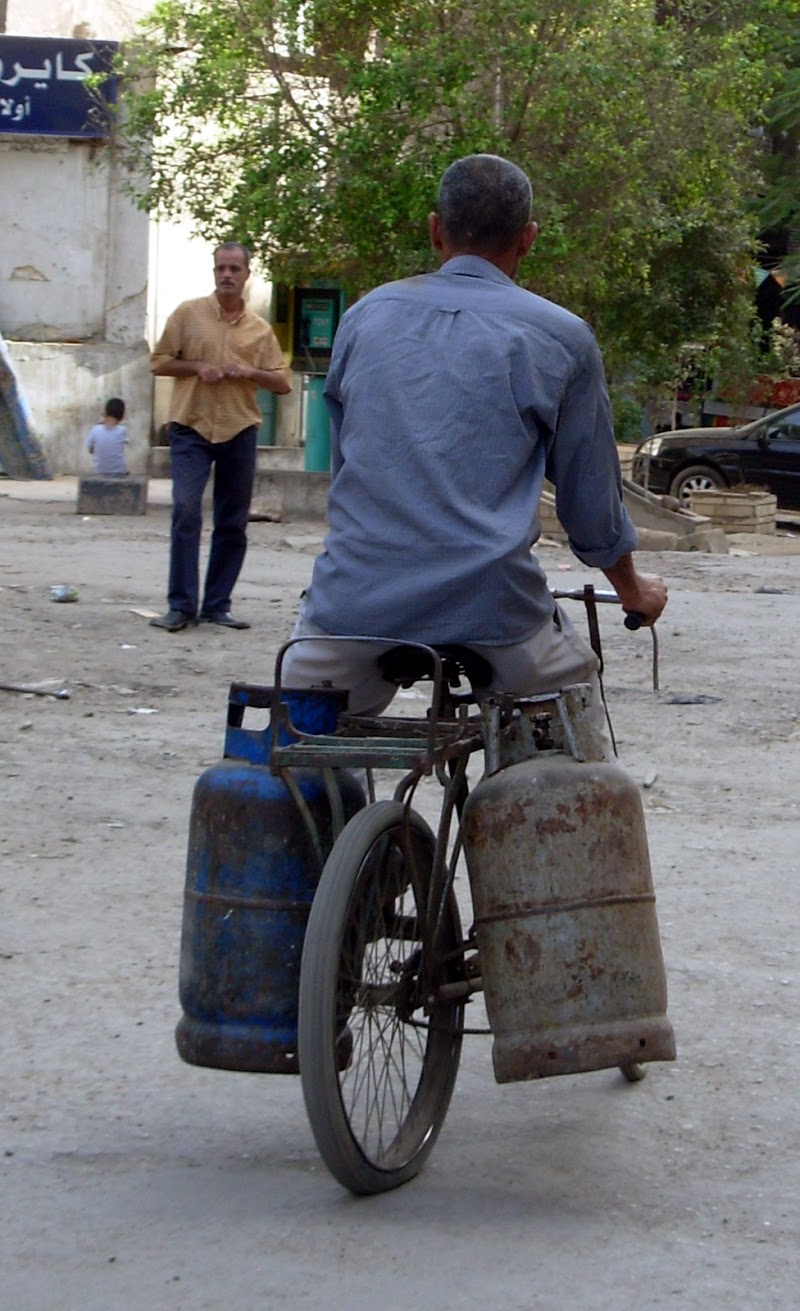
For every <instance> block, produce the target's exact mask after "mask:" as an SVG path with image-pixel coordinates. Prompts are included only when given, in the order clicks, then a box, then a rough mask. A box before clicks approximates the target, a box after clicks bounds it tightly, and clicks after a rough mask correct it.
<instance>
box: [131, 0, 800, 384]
mask: <svg viewBox="0 0 800 1311" xmlns="http://www.w3.org/2000/svg"><path fill="white" fill-rule="evenodd" d="M792 2H794V0H792ZM670 8H671V7H670V6H667V9H670ZM680 8H682V9H685V8H686V7H685V6H683V7H680ZM709 8H710V7H709V6H705V11H707V10H708V9H709ZM718 8H719V7H717V9H718ZM705 11H704V13H705V19H706V20H708V14H707V12H705ZM715 12H716V10H715ZM726 15H727V16H726V21H725V22H724V23H722V24H720V22H719V21H715V22H711V21H710V20H708V21H705V26H704V23H703V22H699V21H697V22H695V21H694V19H693V21H692V22H690V23H687V22H686V21H684V18H685V14H684V15H683V17H682V16H681V15H680V14H679V15H677V16H671V15H670V13H669V12H666V11H662V12H660V13H659V14H658V15H656V14H655V13H654V7H653V4H652V3H649V2H648V3H645V0H611V2H610V3H608V2H607V0H495V2H494V3H493V4H492V5H491V6H489V5H485V4H480V3H478V0H306V2H305V3H301V2H300V0H161V2H160V3H159V4H157V5H156V7H155V9H154V10H153V12H152V14H151V15H150V17H149V19H147V20H146V22H145V23H144V25H143V26H142V29H141V32H140V37H139V44H138V46H137V48H136V50H135V51H130V52H128V53H127V54H126V55H125V57H124V60H123V65H122V70H121V71H122V73H123V75H124V79H125V83H124V84H125V86H126V87H127V90H126V91H125V93H124V94H123V97H122V103H123V107H124V112H125V115H126V126H125V133H124V136H123V137H122V149H124V150H127V151H128V152H129V153H131V154H133V155H135V156H136V157H138V158H139V159H144V160H145V161H146V162H147V165H148V167H149V182H148V184H147V185H146V186H143V187H142V191H141V203H142V204H143V205H144V206H145V207H147V208H149V209H152V210H155V211H156V212H160V213H162V214H171V215H176V214H183V215H188V216H190V217H191V219H192V220H193V222H194V225H195V228H196V230H197V231H198V233H200V234H202V235H205V236H207V237H209V238H210V239H215V240H217V239H220V238H221V237H222V236H228V235H235V236H237V237H238V238H239V239H241V240H245V241H247V242H248V243H249V244H251V245H252V247H253V248H254V250H255V251H256V252H257V253H258V255H259V256H260V257H261V259H262V261H263V262H264V264H265V266H266V267H267V268H268V270H269V271H270V273H271V275H272V276H273V277H276V278H281V279H284V280H296V279H308V278H310V277H313V276H315V275H317V276H320V275H327V276H329V277H336V278H338V279H339V280H340V281H341V282H342V284H343V285H344V286H345V287H346V288H347V289H348V290H349V291H351V292H358V291H360V290H363V289H365V288H366V287H368V286H371V285H374V284H375V283H376V282H379V281H382V280H384V279H387V278H392V277H398V276H403V275H405V274H408V273H412V272H417V271H420V270H423V269H427V268H429V267H431V262H432V261H431V254H430V251H429V250H428V246H427V235H426V222H425V219H426V215H427V213H428V212H429V210H430V209H431V208H432V207H433V205H434V203H435V191H436V183H437V180H438V177H439V176H440V174H441V172H442V170H443V168H444V167H445V166H446V165H447V164H448V163H449V162H450V161H451V160H452V159H454V158H457V157H458V156H459V155H462V154H467V153H470V152H472V151H481V150H486V151H493V152H496V153H498V154H502V155H505V156H506V157H508V158H510V159H513V160H514V161H515V162H517V163H519V164H520V165H521V166H522V167H524V168H525V169H526V170H527V171H528V172H529V173H530V175H531V176H532V179H533V182H534V189H535V211H536V217H537V220H538V221H539V223H540V227H541V236H540V239H539V241H538V243H537V245H536V247H535V248H534V252H535V253H534V255H533V256H532V258H530V259H529V261H527V263H526V265H525V266H524V268H523V275H522V281H523V282H524V283H525V284H526V285H528V286H530V287H531V288H532V289H534V290H536V291H539V292H541V293H542V294H544V295H546V296H550V297H552V298H553V299H556V300H559V301H560V302H561V303H562V304H565V305H567V306H568V307H569V308H571V309H572V310H574V311H575V312H576V313H578V314H581V315H582V316H584V317H586V318H587V319H588V320H589V321H590V322H591V323H592V325H593V326H594V328H595V331H596V332H597V335H598V338H599V340H600V344H601V346H602V348H603V351H604V354H605V357H606V361H607V366H608V368H609V372H610V375H611V377H612V380H618V381H624V380H629V379H631V378H635V379H638V380H644V381H646V382H653V381H662V382H663V381H665V380H668V379H670V378H672V377H673V376H674V375H675V374H676V371H679V370H680V368H681V367H682V361H683V357H684V350H685V346H686V343H687V342H690V343H693V344H694V345H699V346H701V347H703V348H704V349H705V351H706V353H707V356H708V358H709V359H710V360H711V361H712V362H713V361H714V360H716V358H717V357H718V356H721V355H722V354H724V353H725V351H726V350H727V351H728V352H730V347H731V344H732V343H733V344H737V343H738V344H739V345H742V344H743V343H745V342H746V340H747V335H748V330H749V318H750V314H751V311H752V287H751V280H750V273H749V270H750V266H751V261H752V258H753V252H754V240H755V233H756V220H755V218H754V216H753V215H752V213H751V212H749V211H748V208H747V199H748V197H749V196H751V195H752V194H754V192H755V191H756V189H757V186H758V180H759V172H758V169H759V162H758V152H757V150H756V148H755V145H754V141H753V137H752V133H749V132H748V128H750V127H751V126H752V124H753V123H754V122H755V121H756V118H757V114H758V108H759V105H760V103H761V101H762V100H763V99H764V97H765V95H766V94H767V85H768V84H767V69H768V61H767V59H766V57H765V54H764V49H763V43H759V42H758V41H754V29H753V26H752V24H751V23H750V22H749V20H748V19H747V17H746V15H745V14H744V13H743V14H741V15H739V16H738V17H737V16H736V15H735V13H734V11H733V9H732V10H731V12H730V13H727V11H726ZM145 79H149V80H147V81H145Z"/></svg>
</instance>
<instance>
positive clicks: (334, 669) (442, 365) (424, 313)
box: [283, 155, 667, 726]
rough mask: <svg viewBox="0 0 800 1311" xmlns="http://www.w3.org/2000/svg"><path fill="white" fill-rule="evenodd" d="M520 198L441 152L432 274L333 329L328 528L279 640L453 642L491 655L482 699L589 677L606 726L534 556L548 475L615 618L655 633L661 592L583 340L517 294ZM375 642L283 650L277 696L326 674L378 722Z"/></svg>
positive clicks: (523, 209) (379, 292) (582, 330)
mask: <svg viewBox="0 0 800 1311" xmlns="http://www.w3.org/2000/svg"><path fill="white" fill-rule="evenodd" d="M531 204H532V191H531V185H530V182H529V180H528V178H527V177H526V175H525V174H524V173H523V172H522V170H521V169H519V168H518V167H517V166H516V165H515V164H512V163H510V162H509V161H508V160H505V159H501V158H500V157H498V156H496V155H470V156H467V157H466V158H464V159H460V160H457V161H456V162H455V163H454V164H451V165H450V167H449V168H448V169H447V170H446V172H445V173H444V175H443V177H442V180H441V185H440V190H439V197H438V204H437V209H436V212H435V213H433V214H431V215H430V217H429V231H430V237H431V242H432V245H433V248H434V250H435V251H436V252H437V255H438V257H439V260H440V267H439V269H438V270H437V271H436V272H434V273H429V274H425V275H422V276H419V277H413V278H407V279H404V280H403V281H400V282H393V283H388V284H386V285H384V286H381V287H378V288H377V289H376V290H374V291H372V292H370V293H369V295H367V296H365V297H364V298H363V299H362V300H360V301H358V302H357V304H355V305H354V306H353V307H352V308H351V309H350V310H348V312H347V313H346V314H345V316H344V317H343V319H342V322H341V324H340V327H339V330H338V333H337V336H336V341H335V343H334V349H333V355H332V359H331V366H330V371H329V373H328V377H327V381H326V384H325V399H326V402H327V405H328V409H329V411H330V415H331V427H332V475H333V476H332V482H331V490H330V499H329V533H328V536H327V538H326V541H325V549H324V551H323V552H322V554H321V555H320V556H319V558H318V559H317V560H316V562H315V565H314V571H313V577H312V581H311V585H310V587H309V589H308V590H307V592H306V593H305V594H304V597H303V603H302V606H301V610H300V615H299V618H298V621H297V625H296V627H295V631H294V634H293V635H294V636H296V637H301V636H302V637H310V636H325V635H330V634H334V635H345V636H347V635H354V634H359V635H364V636H373V637H386V638H389V639H394V640H395V642H424V643H427V644H432V645H433V644H442V643H458V644H461V645H465V646H468V647H470V648H472V649H473V650H475V651H476V652H477V653H478V654H480V655H482V656H483V657H484V658H485V659H487V660H488V661H489V663H490V665H491V667H492V670H493V677H492V682H491V688H492V689H493V690H495V691H504V692H511V693H514V694H515V695H516V696H535V695H538V694H540V693H547V692H552V691H555V690H557V689H558V688H560V687H564V686H567V685H569V684H573V683H589V684H591V685H592V686H593V689H594V697H593V715H594V718H595V721H596V723H597V724H598V725H601V724H602V725H603V726H604V713H603V707H602V704H601V699H600V694H599V685H598V676H597V670H598V660H597V657H596V656H595V654H594V652H593V651H592V649H591V647H590V646H589V644H588V643H587V642H586V641H585V640H584V639H583V638H582V637H581V636H579V635H578V633H577V632H576V631H575V629H574V627H573V625H572V623H571V621H570V619H569V617H568V616H567V615H566V614H565V613H564V611H562V610H561V609H560V608H559V607H558V606H557V605H556V604H555V602H554V601H553V598H552V596H551V594H550V591H549V589H548V586H547V579H546V576H545V573H544V571H543V569H542V567H541V565H540V563H539V561H538V560H537V559H536V557H535V555H533V554H532V552H531V546H532V545H533V543H534V542H535V541H536V540H537V538H538V536H539V534H540V528H539V524H538V521H537V518H536V512H537V507H538V504H539V499H540V496H541V492H542V486H543V483H544V480H545V478H547V479H549V480H550V482H551V483H553V485H554V486H555V489H556V510H557V514H558V518H559V521H560V523H561V524H562V526H563V528H564V529H565V531H566V533H567V535H568V538H569V543H570V547H571V549H572V551H573V552H574V554H575V555H576V556H577V557H578V559H579V560H581V561H582V562H583V563H584V564H586V565H589V566H592V567H595V568H598V569H600V570H601V571H602V572H603V573H604V574H605V576H606V578H607V579H608V581H609V583H610V584H611V585H612V587H613V588H614V589H615V591H616V592H617V594H618V596H619V598H620V601H621V603H622V605H623V607H624V609H625V610H627V611H635V612H638V614H639V615H640V616H641V621H642V623H643V624H645V625H652V624H654V623H655V621H656V620H657V619H658V617H659V615H660V614H661V612H662V610H663V609H664V606H665V605H666V601H667V589H666V586H665V584H664V582H663V580H662V579H661V578H659V577H657V576H656V575H652V574H643V573H640V572H639V571H638V570H637V569H636V567H635V565H634V560H633V554H632V552H633V550H634V548H635V545H636V530H635V528H634V526H633V524H632V523H631V521H630V519H629V517H628V515H627V513H626V511H625V509H624V506H623V503H622V483H621V476H620V468H619V459H618V456H617V451H616V445H615V441H614V433H613V426H612V420H611V412H610V405H609V400H608V394H607V390H606V385H605V377H604V370H603V363H602V359H601V356H600V352H599V349H598V347H597V344H596V342H595V339H594V335H593V333H592V331H591V329H590V328H589V326H588V325H587V324H586V323H584V322H583V321H582V320H581V319H579V318H577V317H576V316H575V315H573V314H571V313H569V312H568V311H567V310H565V309H562V308H561V307H560V306H558V305H555V304H553V303H552V302H551V301H547V300H544V299H543V298H542V297H540V296H537V295H534V294H533V293H532V292H529V291H525V290H523V289H522V288H521V287H518V286H517V285H516V283H515V278H516V276H517V272H518V269H519V265H520V261H521V260H522V258H523V257H524V256H525V255H526V254H527V253H528V251H529V249H530V247H531V245H532V243H533V241H534V239H535V237H536V233H537V227H536V224H535V223H534V222H532V220H531ZM393 644H394V643H393V642H390V643H388V646H391V645H393ZM381 649H382V648H378V650H377V651H376V648H375V646H374V645H370V644H363V643H362V644H359V643H355V642H354V643H342V642H340V643H323V642H320V643H315V642H301V643H298V644H297V645H295V646H292V647H291V648H290V649H289V651H288V652H287V656H286V660H285V662H284V672H283V681H284V684H285V686H287V687H304V686H309V685H314V684H318V683H320V682H321V681H322V680H325V679H326V680H329V681H330V682H332V683H333V685H334V686H337V687H343V688H348V689H349V690H350V707H349V708H350V710H351V711H352V712H353V713H355V714H378V713H380V712H381V711H382V710H384V709H385V708H386V706H387V705H388V704H389V702H390V700H391V699H392V696H393V695H394V690H395V689H394V686H393V685H390V684H388V683H387V682H385V681H384V680H383V678H382V676H381V672H380V669H379V668H378V665H377V656H378V655H379V654H380V651H381Z"/></svg>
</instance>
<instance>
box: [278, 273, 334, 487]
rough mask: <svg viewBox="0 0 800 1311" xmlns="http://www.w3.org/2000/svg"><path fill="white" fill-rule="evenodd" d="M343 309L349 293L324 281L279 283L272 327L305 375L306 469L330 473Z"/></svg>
mask: <svg viewBox="0 0 800 1311" xmlns="http://www.w3.org/2000/svg"><path fill="white" fill-rule="evenodd" d="M343 312H344V293H343V292H342V291H341V289H340V288H339V287H336V286H333V285H332V284H331V283H330V282H325V281H323V280H319V281H313V282H312V283H311V285H309V286H307V287H289V286H287V285H286V284H285V283H279V284H278V285H277V286H276V288H275V298H274V304H273V326H274V329H275V333H276V335H277V337H278V340H279V341H280V343H281V346H282V347H283V348H284V350H289V349H291V354H292V368H293V369H294V370H296V371H297V372H299V373H302V374H304V375H305V377H306V379H307V384H306V413H305V439H306V447H305V468H306V471H307V472H309V473H327V472H328V471H329V469H330V466H331V441H330V424H329V420H328V410H327V407H326V405H325V401H324V398H323V394H322V393H323V388H324V386H325V377H326V374H327V372H328V365H329V363H330V358H331V350H332V349H333V338H334V336H335V334H336V329H337V327H338V326H339V319H340V318H341V316H342V314H343Z"/></svg>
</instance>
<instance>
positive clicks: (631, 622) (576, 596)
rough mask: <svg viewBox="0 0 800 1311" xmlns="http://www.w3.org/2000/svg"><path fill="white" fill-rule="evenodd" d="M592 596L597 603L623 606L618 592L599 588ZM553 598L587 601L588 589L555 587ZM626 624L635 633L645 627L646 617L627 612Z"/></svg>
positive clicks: (594, 590)
mask: <svg viewBox="0 0 800 1311" xmlns="http://www.w3.org/2000/svg"><path fill="white" fill-rule="evenodd" d="M592 595H593V596H594V599H595V601H598V602H600V603H605V604H606V605H620V604H621V602H620V599H619V597H618V596H617V594H616V592H607V591H601V590H598V589H597V588H592ZM552 596H553V597H554V599H555V600H556V601H585V600H586V587H572V588H559V587H554V588H553V589H552ZM624 623H625V627H626V628H627V629H629V630H630V631H631V632H632V633H635V632H636V630H637V629H638V628H641V627H642V626H643V624H644V615H643V614H640V613H639V611H638V610H626V612H625V620H624Z"/></svg>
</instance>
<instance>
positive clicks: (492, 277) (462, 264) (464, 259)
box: [438, 255, 516, 287]
mask: <svg viewBox="0 0 800 1311" xmlns="http://www.w3.org/2000/svg"><path fill="white" fill-rule="evenodd" d="M438 272H439V273H441V274H444V275H445V276H447V277H449V276H450V275H451V274H460V275H461V276H463V277H467V278H486V279H487V281H489V282H501V283H505V284H506V285H507V286H512V287H513V286H515V285H516V284H515V282H514V280H513V278H509V277H508V276H507V275H506V274H505V273H504V272H503V270H502V269H499V268H498V267H497V265H496V264H492V263H491V262H490V261H489V260H488V259H483V258H482V257H481V256H480V255H453V256H452V258H451V259H449V260H447V262H446V263H445V264H442V265H441V267H440V268H439V270H438Z"/></svg>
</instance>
